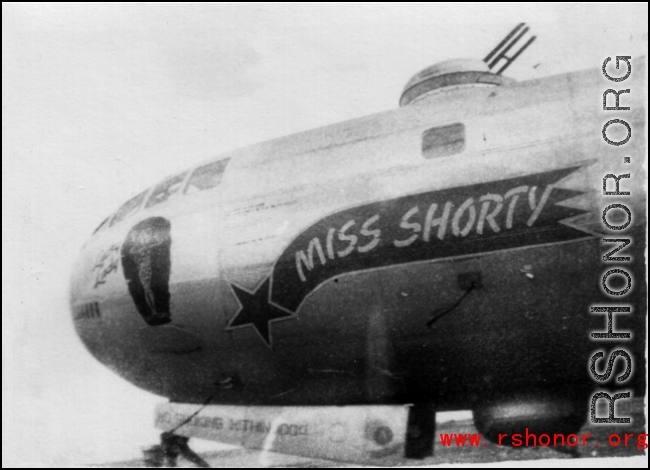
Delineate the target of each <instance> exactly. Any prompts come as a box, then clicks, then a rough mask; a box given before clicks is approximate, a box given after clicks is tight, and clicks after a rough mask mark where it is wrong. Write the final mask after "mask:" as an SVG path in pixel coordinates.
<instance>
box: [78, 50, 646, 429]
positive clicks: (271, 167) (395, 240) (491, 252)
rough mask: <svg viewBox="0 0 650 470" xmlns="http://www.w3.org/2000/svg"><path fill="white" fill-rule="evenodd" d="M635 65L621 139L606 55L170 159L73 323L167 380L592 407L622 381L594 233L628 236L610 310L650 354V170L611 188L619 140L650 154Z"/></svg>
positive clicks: (93, 343) (186, 394)
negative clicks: (605, 103)
mask: <svg viewBox="0 0 650 470" xmlns="http://www.w3.org/2000/svg"><path fill="white" fill-rule="evenodd" d="M632 66H633V74H632V75H631V76H630V78H629V79H628V81H626V82H625V84H624V86H622V88H631V89H633V91H634V93H635V94H634V95H621V102H622V105H626V106H630V107H631V110H630V111H627V112H626V113H625V120H626V121H627V122H628V123H629V124H630V126H631V127H632V129H638V130H639V131H636V132H635V133H634V135H633V137H632V138H631V139H630V141H629V142H627V144H626V145H625V146H624V147H621V146H612V145H608V144H607V143H606V142H605V141H604V140H603V138H602V136H601V130H602V127H603V123H604V122H606V121H607V120H608V119H611V117H610V115H608V114H607V112H605V111H603V109H602V99H603V92H604V91H605V90H606V89H608V88H613V87H612V86H611V82H608V81H607V80H606V79H605V78H604V77H603V73H602V71H601V70H600V68H594V69H592V70H585V71H579V72H572V73H567V74H562V75H556V76H551V77H546V78H542V79H536V80H530V81H524V82H515V81H506V80H505V79H504V80H503V84H502V85H501V86H496V85H494V86H492V84H490V83H484V84H479V85H477V86H466V87H463V86H459V87H451V88H447V89H444V88H443V89H441V90H439V92H437V93H429V94H424V95H422V96H418V97H416V99H413V101H412V102H410V103H408V104H406V105H405V106H402V107H400V108H398V109H395V110H392V111H387V112H383V113H379V114H376V115H372V116H368V117H363V118H360V119H354V120H351V121H347V122H343V123H339V124H335V125H331V126H327V127H323V128H320V129H315V130H312V131H308V132H302V133H300V134H296V135H292V136H288V137H283V138H279V139H276V140H272V141H269V142H264V143H261V144H258V145H253V146H251V147H248V148H244V149H241V150H238V151H234V152H231V153H229V154H226V155H222V156H220V157H218V158H216V159H214V160H211V161H208V162H206V163H203V164H201V165H197V166H195V167H193V168H190V169H188V170H186V171H183V172H180V173H178V174H177V175H174V176H171V177H170V178H168V179H166V180H164V181H163V182H161V183H160V184H158V185H156V186H154V187H153V188H150V189H147V190H145V191H143V192H142V193H140V194H139V195H138V196H136V197H134V198H132V199H130V200H129V201H128V202H126V203H125V204H124V205H122V206H121V207H120V208H119V209H118V210H117V211H116V212H115V213H114V214H112V215H111V216H110V217H109V218H108V219H107V220H106V221H105V222H104V223H103V224H102V225H101V226H100V227H99V228H98V229H97V230H96V232H95V233H94V234H93V235H92V237H91V238H90V239H89V240H88V242H87V243H86V244H85V246H84V247H83V250H82V253H81V255H80V257H79V259H78V261H77V263H76V267H75V270H74V274H73V278H72V287H71V306H72V311H73V318H74V324H75V327H76V329H77V332H78V334H79V336H80V337H81V339H82V340H83V342H84V343H85V345H86V346H87V348H88V350H89V351H90V352H91V353H92V354H93V355H94V356H95V357H96V358H97V359H98V360H99V361H100V362H102V363H103V364H105V365H106V366H107V367H109V368H110V369H111V370H113V371H114V372H116V373H117V374H119V375H121V376H122V377H124V378H125V379H126V380H128V381H130V382H132V383H134V384H135V385H137V386H139V387H141V388H143V389H145V390H148V391H150V392H153V393H155V394H158V395H161V396H163V397H168V398H169V399H170V400H171V401H172V402H178V403H190V404H191V403H205V402H206V400H209V401H210V403H213V404H224V405H243V406H267V405H272V406H294V405H301V406H321V405H366V404H373V405H381V404H405V403H430V404H433V407H434V408H435V410H437V411H443V410H457V409H474V410H477V409H482V408H481V407H483V408H484V407H486V406H488V407H489V406H490V405H491V404H497V403H501V402H504V401H505V402H507V401H509V400H511V401H516V400H519V399H521V397H528V398H530V397H532V399H533V400H539V402H540V403H552V404H557V406H565V405H567V404H568V406H570V407H573V408H572V411H571V412H570V413H569V414H570V415H571V416H573V417H575V418H576V420H577V421H576V423H577V424H576V425H575V426H577V427H579V425H580V424H581V423H582V422H583V421H584V420H585V419H586V418H587V416H588V404H589V398H590V396H591V394H592V393H593V391H594V390H595V389H597V388H599V387H605V389H608V388H607V384H605V385H601V384H599V383H596V382H595V381H594V380H593V378H592V377H591V375H590V373H589V359H590V357H591V356H592V354H593V352H594V351H595V350H596V349H598V346H600V345H598V344H596V343H594V342H593V340H592V339H591V338H590V337H589V332H591V331H603V330H604V329H606V326H607V319H606V315H596V314H593V313H591V312H590V307H591V306H593V305H597V304H598V303H599V302H605V303H611V301H610V300H608V297H607V296H606V295H605V293H604V292H603V288H602V286H601V280H602V276H603V273H604V272H605V271H606V269H607V268H608V266H607V265H606V264H604V263H603V255H605V254H606V253H607V252H609V251H611V250H612V249H614V248H616V246H618V245H615V244H611V243H610V244H607V243H604V242H603V241H602V239H603V238H620V237H621V236H625V237H629V238H631V239H633V240H635V241H636V242H635V243H632V244H631V245H630V246H628V247H627V248H626V249H625V250H626V251H627V252H626V253H623V254H624V255H627V256H632V257H633V259H635V260H636V261H637V262H636V263H634V264H633V267H631V268H630V269H631V274H632V278H633V282H635V285H634V289H633V290H632V291H631V293H630V294H629V295H627V296H625V298H624V300H625V303H626V304H628V305H631V306H632V313H631V314H630V315H627V316H623V315H620V316H617V317H616V328H621V329H623V328H624V329H626V330H632V331H634V341H633V342H632V343H631V345H630V346H629V347H627V346H626V347H627V348H628V350H629V351H630V354H631V355H634V356H635V357H636V358H643V357H644V352H643V349H644V347H645V346H644V345H645V329H644V325H645V312H646V310H645V307H646V304H645V286H644V285H643V282H636V281H637V280H638V281H641V280H642V279H644V269H643V262H642V261H641V260H643V244H644V242H643V241H644V240H645V225H646V220H645V212H646V207H645V204H646V201H645V198H644V197H643V194H644V190H643V189H642V187H641V181H640V180H641V179H642V178H636V179H628V180H626V179H621V180H620V186H621V190H622V191H630V192H631V195H630V196H618V197H616V198H613V197H611V196H605V195H603V177H604V176H605V175H607V174H608V173H612V172H613V171H612V168H614V169H616V168H620V166H621V165H620V164H619V162H621V161H622V159H623V158H624V157H629V158H630V159H631V161H630V163H629V164H628V165H626V166H625V168H626V169H628V168H629V172H636V174H637V175H641V174H642V173H641V172H642V171H643V169H642V164H643V160H644V155H645V140H644V139H645V138H644V136H643V132H642V131H640V130H641V129H644V128H645V112H646V110H645V108H644V105H643V103H644V99H643V96H642V93H645V91H644V90H645V88H644V83H645V82H644V80H645V76H644V74H645V71H644V70H645V59H640V60H634V59H633V61H632ZM623 137H624V135H623ZM621 139H622V137H621ZM614 171H615V170H614ZM619 173H622V172H619ZM609 184H610V185H613V181H612V180H610V182H609ZM611 187H613V186H611ZM621 201H622V202H624V203H625V204H626V205H627V207H629V209H630V211H631V213H632V217H633V223H632V224H631V225H630V227H629V228H628V229H626V230H624V231H621V232H617V233H615V234H614V235H613V232H611V231H608V230H606V229H605V226H604V225H603V220H602V213H603V209H604V208H605V207H606V206H607V205H608V204H611V203H612V202H621ZM621 214H622V212H621V213H618V214H617V213H615V211H614V212H613V213H612V214H610V215H609V216H608V217H610V219H609V222H610V223H611V224H614V223H615V222H616V223H618V224H621V223H622V222H621V221H620V220H618V219H617V217H619V216H620V215H621ZM624 217H625V214H623V221H624ZM617 220H618V222H617ZM637 361H638V362H637V363H636V364H635V367H634V370H633V376H632V379H633V380H632V382H631V383H633V385H632V386H630V387H629V389H630V390H634V391H635V393H637V394H639V393H640V394H642V393H644V389H645V373H644V370H643V365H642V359H637ZM638 364H640V365H638ZM617 366H618V367H620V364H617ZM616 370H618V369H616V368H615V371H616ZM610 387H614V386H610ZM610 389H611V390H615V388H610ZM565 418H566V417H565Z"/></svg>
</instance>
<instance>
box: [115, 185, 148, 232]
mask: <svg viewBox="0 0 650 470" xmlns="http://www.w3.org/2000/svg"><path fill="white" fill-rule="evenodd" d="M146 195H147V191H143V192H141V193H140V194H138V195H137V196H135V197H134V198H131V199H129V200H128V201H126V202H125V203H124V204H123V205H122V207H120V208H119V209H118V210H117V213H116V214H115V217H113V220H112V221H111V225H115V224H116V223H118V222H119V221H120V220H123V219H125V218H126V217H128V216H130V215H131V214H134V213H135V212H137V211H138V209H140V206H141V205H142V201H144V197H145V196H146Z"/></svg>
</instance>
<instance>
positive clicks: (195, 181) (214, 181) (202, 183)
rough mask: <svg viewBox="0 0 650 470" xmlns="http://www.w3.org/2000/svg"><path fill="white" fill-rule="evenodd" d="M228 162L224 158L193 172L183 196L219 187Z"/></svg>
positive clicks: (227, 159)
mask: <svg viewBox="0 0 650 470" xmlns="http://www.w3.org/2000/svg"><path fill="white" fill-rule="evenodd" d="M229 160H230V159H229V158H226V159H224V160H219V161H217V162H212V163H208V164H207V165H203V166H200V167H198V168H197V169H196V170H194V173H192V176H190V180H189V181H188V183H187V188H186V189H185V194H193V193H196V192H198V191H205V190H206V189H211V188H215V187H217V186H219V183H221V178H222V177H223V172H224V170H225V169H226V165H227V164H228V161H229Z"/></svg>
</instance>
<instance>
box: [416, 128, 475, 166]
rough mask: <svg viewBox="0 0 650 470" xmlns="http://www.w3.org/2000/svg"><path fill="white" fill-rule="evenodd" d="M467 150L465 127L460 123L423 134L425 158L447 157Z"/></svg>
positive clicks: (432, 129) (428, 130)
mask: <svg viewBox="0 0 650 470" xmlns="http://www.w3.org/2000/svg"><path fill="white" fill-rule="evenodd" d="M464 148H465V125H464V124H461V123H459V122H457V123H455V124H450V125H448V126H441V127H434V128H431V129H427V130H426V131H424V133H423V134H422V156H423V157H424V158H439V157H447V156H449V155H454V154H457V153H460V152H462V151H463V149H464Z"/></svg>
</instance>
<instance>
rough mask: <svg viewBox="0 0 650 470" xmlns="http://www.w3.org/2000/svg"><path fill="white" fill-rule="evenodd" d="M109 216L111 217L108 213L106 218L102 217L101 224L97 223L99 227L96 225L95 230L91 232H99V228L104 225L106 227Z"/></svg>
mask: <svg viewBox="0 0 650 470" xmlns="http://www.w3.org/2000/svg"><path fill="white" fill-rule="evenodd" d="M110 218H111V216H110V215H109V216H108V217H106V218H105V219H104V221H103V222H102V223H101V224H99V227H97V228H96V229H95V231H94V232H93V234H95V233H97V232H99V231H100V230H101V229H103V228H104V227H106V223H107V222H108V219H110Z"/></svg>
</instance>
